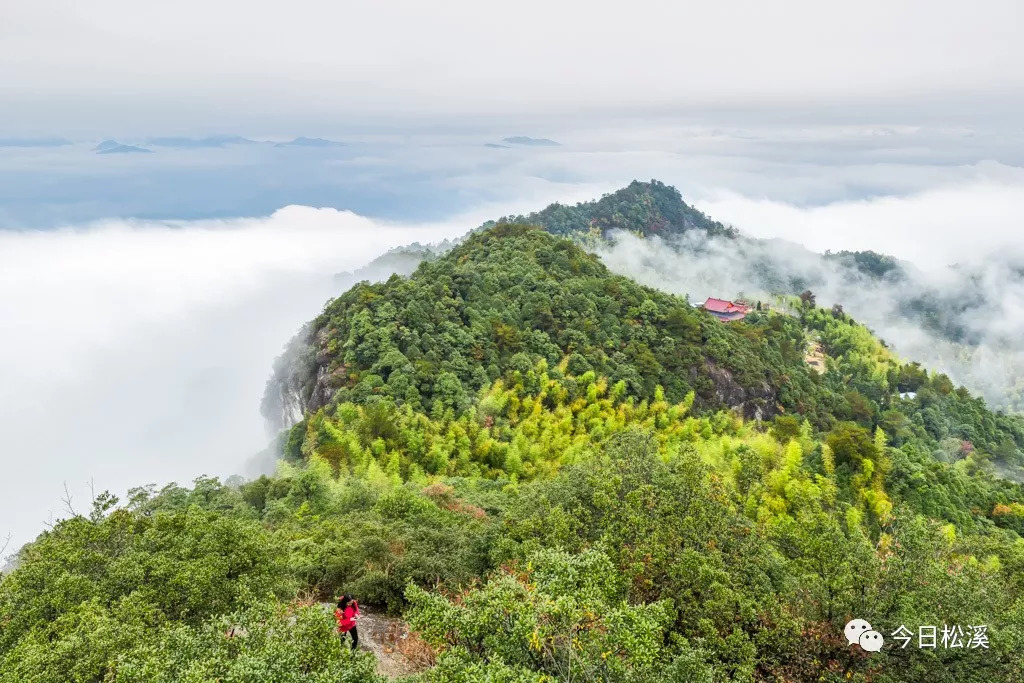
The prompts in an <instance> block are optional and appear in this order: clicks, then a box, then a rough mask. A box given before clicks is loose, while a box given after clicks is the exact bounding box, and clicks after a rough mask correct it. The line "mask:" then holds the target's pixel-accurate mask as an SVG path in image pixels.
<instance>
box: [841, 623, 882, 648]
mask: <svg viewBox="0 0 1024 683" xmlns="http://www.w3.org/2000/svg"><path fill="white" fill-rule="evenodd" d="M843 633H844V634H845V635H846V642H847V645H853V644H854V643H856V644H857V645H860V647H861V649H862V650H864V651H865V652H878V651H879V650H881V649H882V646H883V645H884V644H885V638H883V637H882V634H881V633H879V632H878V631H874V630H872V629H871V624H869V623H868V622H866V621H864V620H863V619H851V620H850V621H848V622H847V623H846V626H845V627H843Z"/></svg>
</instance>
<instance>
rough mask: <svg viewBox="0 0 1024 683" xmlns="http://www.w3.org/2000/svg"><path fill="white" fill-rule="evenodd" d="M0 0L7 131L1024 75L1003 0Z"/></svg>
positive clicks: (499, 109) (959, 91) (998, 81)
mask: <svg viewBox="0 0 1024 683" xmlns="http://www.w3.org/2000/svg"><path fill="white" fill-rule="evenodd" d="M0 4H2V9H0V83H3V84H4V87H3V90H2V92H0V111H2V112H3V113H2V114H0V126H3V128H5V129H7V130H8V132H10V131H19V132H49V131H51V130H53V129H55V128H59V129H71V130H80V129H88V128H92V129H96V128H106V129H112V128H117V129H122V128H129V127H132V126H136V125H138V123H139V122H140V118H141V120H142V121H144V122H145V125H147V126H149V127H152V126H154V125H155V124H157V123H160V124H162V128H163V129H169V128H175V129H182V130H184V129H191V128H195V127H203V126H211V125H213V126H218V127H220V126H223V124H224V122H225V121H230V122H231V123H232V124H234V125H235V126H236V128H244V129H247V130H259V129H261V128H276V127H279V126H282V125H285V124H286V123H287V122H288V121H290V120H302V121H304V122H306V123H308V124H310V125H312V124H314V123H319V124H320V125H322V126H329V125H330V123H331V122H332V121H333V122H337V121H338V117H342V118H343V119H344V120H346V121H347V122H349V123H352V122H354V121H364V122H370V121H378V122H379V121H381V119H380V116H382V115H384V116H388V117H393V118H395V119H399V120H407V121H413V120H416V121H417V122H419V123H422V122H423V121H424V120H425V117H428V116H433V117H438V119H437V120H438V121H443V120H444V118H445V117H448V116H450V115H452V114H457V115H458V116H459V117H467V116H503V115H517V114H529V115H552V114H558V113H562V114H564V113H568V112H571V113H572V114H573V115H574V116H579V115H581V114H582V113H583V112H585V111H586V112H600V111H605V112H618V113H629V112H637V111H651V110H658V111H663V112H679V111H689V110H693V109H699V108H702V107H707V106H719V107H721V106H728V107H734V108H736V109H738V110H739V111H741V112H746V113H748V114H755V113H756V112H751V111H750V110H749V109H748V108H749V107H750V106H754V105H758V106H761V107H776V106H780V107H789V106H803V107H808V106H821V105H826V104H830V103H831V104H836V103H840V104H842V105H844V106H841V107H840V111H846V112H847V113H850V114H853V113H855V112H854V111H851V109H850V108H849V107H848V106H845V104H846V103H851V102H861V103H862V104H861V105H858V106H868V105H870V106H872V107H878V108H881V109H884V108H885V105H886V103H887V102H895V101H901V102H902V101H918V102H924V101H927V100H928V98H933V99H934V98H938V99H939V100H942V101H959V102H960V104H959V107H960V109H962V110H964V111H965V112H968V113H969V112H970V102H972V101H977V102H981V103H983V104H982V105H979V106H978V107H976V111H975V112H974V113H976V114H982V113H984V114H992V113H999V111H1001V110H1004V109H1008V108H1013V109H1016V107H1017V105H1018V104H1019V99H1020V98H1019V94H1020V92H1021V88H1022V86H1024V41H1021V40H1020V39H1019V29H1020V26H1021V25H1022V23H1024V22H1022V19H1024V17H1022V13H1024V9H1022V6H1024V4H1022V3H1021V2H1019V0H979V1H978V2H972V3H964V2H952V1H949V0H930V1H925V0H921V1H917V0H913V1H912V0H861V1H860V2H855V3H834V2H821V1H820V0H783V1H781V2H763V1H760V0H719V1H718V2H714V3H709V2H679V1H670V2H664V1H662V2H658V1H653V0H633V1H631V2H628V3H624V2H615V3H610V2H603V1H600V2H595V1H594V0H588V1H585V2H584V1H577V0H571V1H552V0H521V1H520V2H517V3H513V4H508V3H504V4H498V3H483V2H479V0H472V1H470V0H446V1H445V2H432V3H428V2H422V0H390V1H387V2H381V1H379V0H359V1H353V0H292V1H291V2H288V3H282V2H278V1H277V0H274V1H269V0H218V1H216V2H211V1H210V0H178V1H177V2H173V3H139V2H136V1H134V0H86V1H83V0H34V1H33V2H18V1H17V0H3V2H2V3H0ZM921 98H924V99H921ZM923 106H924V105H922V108H923ZM371 115H372V116H371Z"/></svg>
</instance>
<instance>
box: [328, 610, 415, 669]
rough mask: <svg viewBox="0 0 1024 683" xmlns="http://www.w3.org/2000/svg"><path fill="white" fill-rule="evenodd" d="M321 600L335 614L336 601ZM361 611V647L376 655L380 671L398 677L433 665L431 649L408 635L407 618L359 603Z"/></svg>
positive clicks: (359, 625)
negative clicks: (391, 614)
mask: <svg viewBox="0 0 1024 683" xmlns="http://www.w3.org/2000/svg"><path fill="white" fill-rule="evenodd" d="M322 604H323V606H324V609H326V610H328V611H330V612H331V614H332V615H333V613H334V605H332V604H331V603H322ZM359 611H360V616H359V622H358V624H357V627H358V628H359V649H360V650H366V651H368V652H372V653H373V655H374V656H375V657H376V658H377V673H379V674H381V675H383V676H387V677H388V678H398V677H400V676H408V675H409V674H414V673H417V672H419V671H423V670H424V669H425V668H427V667H429V666H431V664H432V663H433V662H432V661H431V660H432V657H431V656H430V653H429V651H428V650H426V649H425V646H423V645H422V642H421V641H419V639H418V638H417V637H415V636H412V637H410V636H409V627H408V625H406V623H405V622H404V621H402V620H401V619H399V618H397V617H389V616H387V615H385V614H381V613H379V612H374V611H372V610H369V609H367V608H365V607H360V610H359ZM346 643H347V641H346Z"/></svg>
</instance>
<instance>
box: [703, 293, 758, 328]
mask: <svg viewBox="0 0 1024 683" xmlns="http://www.w3.org/2000/svg"><path fill="white" fill-rule="evenodd" d="M701 308H703V309H704V310H705V311H707V312H708V313H710V314H711V315H713V316H715V317H716V318H718V319H719V320H723V321H725V322H728V321H730V320H743V319H744V318H745V317H747V313H750V311H751V310H752V309H751V307H750V306H747V305H746V304H737V303H734V302H732V301H726V300H725V299H713V298H712V299H708V300H707V301H705V302H704V305H703V306H702V307H701Z"/></svg>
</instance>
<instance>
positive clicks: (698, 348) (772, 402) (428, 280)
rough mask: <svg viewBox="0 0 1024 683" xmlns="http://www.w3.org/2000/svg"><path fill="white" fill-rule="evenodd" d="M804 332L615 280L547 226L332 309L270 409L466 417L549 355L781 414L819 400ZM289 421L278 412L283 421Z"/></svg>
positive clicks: (353, 296) (457, 252) (464, 250)
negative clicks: (369, 409) (347, 407)
mask: <svg viewBox="0 0 1024 683" xmlns="http://www.w3.org/2000/svg"><path fill="white" fill-rule="evenodd" d="M800 336H801V333H800V331H799V329H798V328H797V326H796V325H795V323H792V322H790V321H787V320H786V319H783V318H774V319H773V320H771V321H768V320H764V321H763V324H760V325H758V326H757V327H756V330H755V329H753V326H746V327H745V328H744V330H742V331H741V330H740V329H739V328H733V327H728V326H723V325H721V324H719V323H718V322H717V321H716V320H714V319H713V318H711V317H710V316H708V315H706V314H704V313H703V312H700V311H697V310H694V309H693V308H691V307H690V306H689V305H688V304H687V303H686V302H685V300H683V299H680V298H678V297H674V296H671V295H668V294H665V293H662V292H658V291H656V290H653V289H649V288H645V287H641V286H639V285H637V284H636V283H634V282H632V281H631V280H629V279H627V278H624V277H621V276H617V275H613V274H612V273H610V272H609V271H608V269H607V268H605V267H604V266H603V265H602V264H601V263H600V261H599V260H598V259H597V258H596V257H594V256H593V255H590V254H587V253H586V252H584V251H583V250H582V249H580V248H579V247H577V246H575V245H574V244H572V243H571V242H569V241H566V240H562V239H557V238H554V237H552V236H551V235H548V234H546V233H544V232H542V231H540V230H537V229H535V228H530V227H527V226H522V225H510V224H503V225H499V226H497V227H495V228H492V229H489V230H485V231H483V232H482V233H478V234H476V235H474V236H472V237H470V238H469V239H468V240H467V241H466V242H464V243H463V244H462V245H460V246H458V247H456V248H455V249H453V250H452V251H450V252H449V253H447V254H446V255H445V256H443V257H441V258H439V259H437V260H436V261H433V262H428V263H423V264H422V265H421V266H420V267H419V269H418V270H417V271H416V272H415V273H414V274H413V275H412V276H411V277H410V278H409V279H402V278H398V277H395V278H392V279H391V280H389V281H388V282H386V283H383V284H379V285H372V284H366V283H364V284H360V285H357V286H356V287H354V288H353V289H352V290H350V291H348V292H346V293H345V294H343V295H342V296H340V297H339V298H337V299H335V300H334V301H332V302H331V303H330V304H328V306H327V307H326V309H325V311H324V313H323V314H322V315H321V316H319V317H318V318H317V319H316V320H314V321H313V323H312V324H311V326H310V327H309V329H308V330H307V331H305V333H304V334H303V335H302V337H301V338H300V339H299V340H297V342H296V343H294V344H293V345H292V347H291V348H290V350H289V352H288V354H287V357H286V358H285V359H284V360H282V362H280V363H279V364H278V367H277V369H276V370H275V377H274V379H273V380H272V381H271V384H270V386H269V387H268V392H267V396H266V399H265V401H264V410H265V413H266V414H267V416H268V418H270V419H271V420H277V422H278V423H284V424H286V423H287V422H288V420H284V419H283V417H284V415H282V414H281V413H280V409H281V407H282V406H286V405H288V406H294V405H301V406H302V409H303V412H305V413H309V412H314V411H316V410H317V409H318V408H320V407H322V406H324V405H327V404H329V403H331V402H336V401H347V400H355V401H357V402H367V401H370V400H372V399H374V398H376V397H382V398H388V399H391V400H393V401H396V402H398V403H404V402H408V403H411V404H414V405H420V406H422V407H423V409H424V410H427V411H428V412H429V411H433V410H435V409H442V408H450V409H453V410H454V411H455V412H456V413H459V412H460V411H461V410H462V409H464V408H465V407H466V406H467V405H468V402H469V400H470V398H471V397H472V396H473V395H474V394H475V393H476V392H477V391H478V390H479V389H480V388H481V387H483V386H486V385H487V384H489V383H490V382H492V381H494V380H495V379H498V378H499V377H502V376H503V375H504V374H505V373H507V372H508V371H509V370H511V369H514V368H522V367H529V366H531V365H532V364H533V363H534V362H536V361H537V360H539V359H544V360H546V361H547V362H548V363H549V364H550V365H552V366H553V365H557V364H558V363H560V362H561V361H562V359H563V358H564V357H568V362H569V366H570V368H571V370H572V371H574V372H577V371H585V370H588V369H593V370H594V371H596V372H597V373H599V374H602V375H606V376H608V377H609V379H610V380H611V381H612V382H613V383H616V382H620V381H622V382H624V383H625V384H626V387H627V389H628V392H629V393H630V394H631V395H635V396H637V397H639V398H651V397H653V396H654V393H655V389H656V387H657V386H661V387H663V388H664V391H665V395H666V397H667V398H668V399H669V400H673V401H679V400H682V399H683V398H684V397H685V396H686V395H687V394H688V393H689V392H691V391H692V392H694V393H695V395H696V405H697V407H698V409H701V410H704V409H708V410H711V409H717V408H720V407H726V406H728V407H735V408H738V409H740V411H741V412H743V413H744V414H746V415H750V416H759V417H768V416H771V415H773V414H775V413H776V412H778V411H779V410H780V409H794V408H795V407H796V405H797V403H799V402H800V401H801V400H803V398H804V397H808V396H814V395H815V384H814V379H813V378H812V377H811V376H810V374H809V372H808V370H807V369H806V367H805V366H804V364H803V362H802V350H801V347H800V345H799V339H800ZM275 413H277V414H275Z"/></svg>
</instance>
